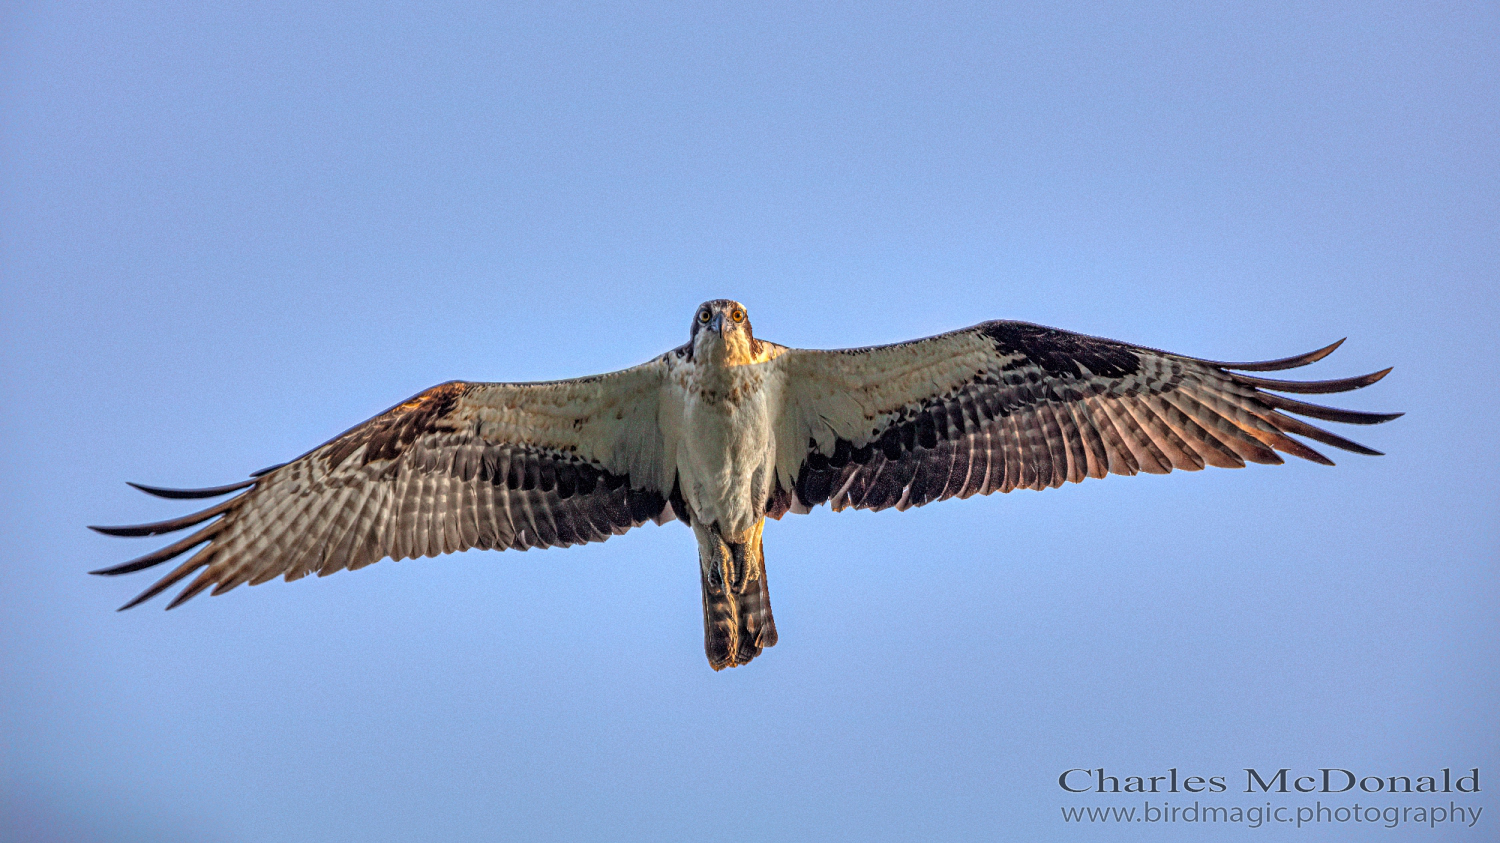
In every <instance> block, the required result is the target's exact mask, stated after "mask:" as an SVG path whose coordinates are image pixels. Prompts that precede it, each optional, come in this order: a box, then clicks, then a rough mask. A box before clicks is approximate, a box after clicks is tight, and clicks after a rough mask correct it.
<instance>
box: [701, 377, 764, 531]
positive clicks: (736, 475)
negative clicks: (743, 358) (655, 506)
mask: <svg viewBox="0 0 1500 843" xmlns="http://www.w3.org/2000/svg"><path fill="white" fill-rule="evenodd" d="M683 386H684V390H683V393H684V401H683V425H682V443H681V449H680V452H679V459H678V477H679V480H680V482H681V485H682V494H683V497H684V499H686V501H687V504H688V506H689V507H690V508H691V509H692V511H693V517H694V518H696V519H698V520H700V521H702V522H704V523H707V524H718V526H719V528H720V530H721V531H722V532H724V533H726V534H728V533H738V532H741V531H743V530H746V529H749V528H750V527H751V526H753V525H754V524H755V523H757V522H758V521H760V519H761V518H762V517H763V515H764V509H765V501H766V499H767V497H769V495H770V484H771V472H772V470H773V467H774V465H775V443H774V441H773V437H772V419H773V417H774V411H775V408H774V406H773V404H774V397H775V396H774V394H773V391H772V390H769V389H767V377H766V373H765V369H764V367H762V366H732V367H717V366H716V367H707V366H705V367H701V368H700V369H699V370H698V371H696V372H693V373H691V375H690V376H689V377H688V378H687V379H686V382H685V383H684V384H683Z"/></svg>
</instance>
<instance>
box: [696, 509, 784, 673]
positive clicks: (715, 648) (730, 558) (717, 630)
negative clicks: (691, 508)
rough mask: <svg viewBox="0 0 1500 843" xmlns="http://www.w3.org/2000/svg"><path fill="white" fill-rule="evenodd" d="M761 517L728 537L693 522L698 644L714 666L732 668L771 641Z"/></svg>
mask: <svg viewBox="0 0 1500 843" xmlns="http://www.w3.org/2000/svg"><path fill="white" fill-rule="evenodd" d="M764 526H765V522H764V521H762V522H760V523H758V524H756V525H755V526H754V527H752V528H750V529H749V530H746V531H745V532H744V533H742V534H741V535H738V536H734V537H732V540H731V539H726V538H725V537H723V536H721V535H719V531H718V530H717V529H716V528H715V527H712V526H703V525H699V524H696V523H695V524H694V525H693V529H694V532H697V533H698V562H699V567H700V569H701V573H702V575H703V649H704V651H705V652H706V653H708V663H709V665H710V666H711V667H713V669H714V670H723V669H724V668H726V667H738V666H740V665H742V664H745V663H746V662H748V661H750V660H751V659H753V658H755V657H756V656H758V655H760V653H761V650H763V649H765V648H766V647H770V646H773V645H774V644H775V643H776V619H775V618H773V617H772V616H771V592H770V590H769V589H768V588H767V587H766V555H765V552H764V550H763V549H762V547H761V542H760V534H761V529H762V528H763V527H764Z"/></svg>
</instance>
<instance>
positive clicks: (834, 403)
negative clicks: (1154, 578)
mask: <svg viewBox="0 0 1500 843" xmlns="http://www.w3.org/2000/svg"><path fill="white" fill-rule="evenodd" d="M1340 342H1342V340H1341V341H1340ZM1338 345H1339V343H1334V344H1333V345H1330V346H1328V347H1327V348H1323V349H1319V350H1318V351H1314V352H1311V353H1308V354H1304V355H1300V356H1297V357H1289V358H1286V359H1284V360H1273V361H1266V362H1260V363H1219V362H1213V361H1208V360H1199V359H1196V358H1192V357H1185V356H1182V355H1177V354H1170V353H1167V352H1163V351H1157V350H1155V349H1150V348H1144V347H1142V346H1136V345H1130V344H1128V343H1122V342H1117V341H1114V340H1107V339H1101V338H1099V337H1090V336H1085V335H1082V334H1075V333H1071V332H1069V331H1062V330H1058V329H1055V328H1046V327H1042V326H1040V325H1031V324H1027V323H1024V322H986V323H984V324H981V325H976V326H974V327H973V328H967V329H964V330H961V331H953V332H951V333H947V334H941V335H938V336H935V337H928V338H927V339H922V340H916V341H914V342H908V343H900V344H897V345H888V346H878V347H873V348H859V349H847V350H840V351H813V350H797V349H790V350H787V351H786V352H785V353H783V354H782V355H781V356H780V357H778V358H776V360H775V361H774V363H773V365H775V366H777V367H779V369H780V371H781V374H782V379H783V390H784V392H783V412H782V415H781V418H780V419H779V421H778V429H777V436H776V438H777V452H776V454H777V473H776V483H777V486H776V493H775V495H774V496H773V499H772V500H771V502H770V505H769V514H771V515H772V516H775V517H779V516H780V515H781V514H782V513H784V512H786V511H788V510H792V511H798V512H805V511H807V509H808V508H810V507H814V506H817V505H818V504H821V503H825V502H827V503H830V504H831V505H832V506H833V508H834V509H842V508H844V507H846V506H853V507H858V508H864V509H884V508H886V507H891V506H894V507H897V508H900V509H905V508H907V507H910V506H921V505H923V504H925V503H928V502H930V501H935V500H942V499H944V498H949V497H953V496H958V497H968V496H969V495H973V494H989V493H991V492H996V491H1000V492H1009V491H1011V490H1012V489H1018V488H1026V489H1045V488H1050V487H1056V486H1061V485H1062V484H1063V483H1064V482H1065V481H1071V482H1075V483H1076V482H1079V481H1081V480H1083V479H1084V478H1085V477H1104V476H1105V475H1107V474H1110V473H1115V474H1135V473H1137V472H1138V471H1144V472H1148V473H1154V474H1161V473H1166V472H1168V471H1171V470H1172V469H1174V468H1180V469H1187V470H1190V471H1192V470H1197V469H1201V468H1203V467H1204V466H1205V465H1215V466H1224V467H1240V466H1243V465H1244V464H1245V463H1246V461H1249V462H1258V463H1280V462H1281V461H1282V460H1281V458H1280V457H1279V456H1277V454H1276V451H1281V452H1283V453H1288V454H1293V455H1295V456H1298V457H1302V458H1305V459H1309V460H1313V461H1315V462H1320V463H1326V464H1329V465H1331V464H1332V463H1331V462H1330V461H1329V460H1328V459H1327V458H1326V457H1324V456H1323V455H1322V454H1320V453H1318V452H1317V451H1314V450H1313V449H1312V448H1309V447H1308V446H1306V445H1304V444H1302V443H1301V442H1299V441H1297V440H1296V439H1293V438H1291V437H1290V436H1288V435H1287V434H1296V435H1298V436H1305V437H1307V438H1309V439H1313V440H1315V441H1318V442H1322V443H1324V444H1327V445H1332V446H1334V447H1336V448H1342V449H1344V450H1348V451H1353V452H1356V453H1362V454H1375V453H1378V452H1376V451H1372V450H1370V449H1369V448H1366V447H1364V446H1363V445H1359V444H1357V443H1354V442H1351V441H1349V440H1348V439H1345V438H1343V437H1341V436H1338V435H1335V434H1333V433H1330V432H1328V431H1326V430H1323V429H1321V428H1317V427H1314V426H1312V425H1310V424H1308V423H1306V422H1303V421H1301V420H1299V419H1296V418H1293V417H1292V416H1290V415H1287V413H1295V414H1298V415H1303V416H1309V417H1312V418H1316V419H1324V420H1328V421H1337V422H1345V423H1350V424H1373V423H1377V422H1382V421H1389V420H1390V419H1393V418H1395V417H1396V416H1398V415H1400V414H1399V413H1361V412H1354V411H1349V410H1339V409H1334V408H1331V407H1323V406H1320V405H1316V404H1308V403H1304V402H1301V401H1295V400H1292V399H1290V398H1286V397H1284V396H1281V395H1277V394H1275V393H1276V392H1293V393H1327V392H1343V391H1346V390H1350V389H1356V388H1358V387H1361V386H1367V385H1369V384H1371V383H1374V382H1375V381H1377V380H1379V379H1380V378H1382V377H1384V376H1385V374H1386V372H1388V371H1390V370H1389V369H1387V370H1385V371H1380V372H1375V373H1372V374H1369V375H1364V376H1361V377H1355V378H1346V379H1342V380H1333V381H1308V382H1304V381H1282V380H1270V379H1266V378H1259V377H1253V376H1251V375H1247V374H1243V372H1257V371H1260V372H1263V371H1272V370H1277V369H1290V368H1294V367H1297V366H1302V365H1306V364H1308V363H1312V362H1315V361H1317V360H1320V359H1322V358H1323V357H1325V356H1327V355H1328V354H1329V353H1331V352H1332V351H1333V350H1334V349H1335V348H1337V347H1338ZM1234 370H1239V371H1234Z"/></svg>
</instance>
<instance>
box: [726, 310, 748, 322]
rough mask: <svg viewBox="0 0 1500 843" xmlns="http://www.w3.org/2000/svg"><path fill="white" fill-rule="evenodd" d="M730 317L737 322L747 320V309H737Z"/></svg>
mask: <svg viewBox="0 0 1500 843" xmlns="http://www.w3.org/2000/svg"><path fill="white" fill-rule="evenodd" d="M729 318H730V319H733V320H734V321H736V322H743V321H745V311H743V310H736V311H735V312H733V313H731V314H729Z"/></svg>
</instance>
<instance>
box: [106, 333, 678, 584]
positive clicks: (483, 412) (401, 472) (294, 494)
mask: <svg viewBox="0 0 1500 843" xmlns="http://www.w3.org/2000/svg"><path fill="white" fill-rule="evenodd" d="M666 359H667V358H666V357H665V356H663V357H659V358H657V359H655V360H652V361H650V362H648V363H645V364H642V365H640V366H636V367H634V368H631V369H625V370H622V371H619V372H613V373H611V374H607V375H600V376H597V377H590V378H580V379H576V380H565V381H552V382H547V383H524V384H499V383H464V382H459V381H454V382H450V383H445V384H441V385H439V386H435V387H433V388H431V389H428V390H426V391H424V392H422V393H420V394H418V395H416V396H414V397H412V398H411V399H410V400H408V401H404V402H402V403H401V404H398V405H396V406H395V407H392V408H391V409H390V410H387V411H386V412H384V413H381V414H380V415H378V416H376V417H374V418H373V419H370V420H369V421H367V422H365V423H363V424H360V425H358V426H356V427H354V428H351V429H350V430H348V431H346V432H345V433H343V434H341V435H339V436H337V437H335V438H334V439H332V440H330V441H329V442H327V443H325V444H323V445H321V446H319V447H318V448H315V449H313V450H312V451H309V452H308V453H306V454H304V455H303V456H301V457H299V458H298V459H296V460H293V461H292V462H289V463H286V464H285V465H281V466H278V467H275V468H273V469H268V470H267V471H264V472H261V473H259V474H257V475H255V476H254V477H252V478H251V479H249V480H246V481H244V482H242V483H236V484H231V485H229V486H220V487H216V488H212V489H197V490H172V489H158V488H154V487H148V486H137V488H140V489H142V490H143V491H146V492H148V493H151V494H155V495H157V496H159V497H167V498H206V497H215V496H218V495H224V494H229V493H231V492H240V494H238V495H237V496H235V497H233V498H230V499H228V500H226V501H223V502H222V503H219V504H217V505H216V506H212V507H210V508H208V509H205V510H203V511H201V512H197V513H194V514H192V515H188V516H184V517H182V518H177V519H173V520H171V521H163V522H160V523H156V524H143V525H139V526H134V527H95V528H94V529H95V530H98V531H100V532H103V533H106V534H109V535H116V536H152V535H159V534H162V533H169V532H175V531H178V530H183V529H186V528H189V527H199V525H203V524H204V522H209V523H207V525H206V526H201V527H199V529H197V530H196V531H195V532H193V533H191V534H190V535H188V536H187V537H186V538H183V539H181V540H180V541H177V542H174V543H173V544H170V545H168V546H167V547H165V548H162V549H161V550H158V551H156V552H154V553H151V554H148V555H146V556H143V557H141V558H139V559H135V560H132V561H130V562H126V563H125V564H123V565H117V566H115V567H112V568H106V569H103V570H100V571H95V572H94V573H97V574H124V573H129V572H132V571H138V570H141V569H143V568H149V567H151V566H153V565H157V564H160V563H162V562H165V561H167V560H169V559H173V558H175V557H178V556H180V555H182V554H183V553H186V552H188V551H190V550H192V549H193V548H195V547H198V546H200V545H202V547H201V549H199V550H198V551H197V552H196V553H195V554H193V555H192V556H191V557H190V558H188V559H187V561H185V562H183V563H182V564H181V565H180V566H178V567H177V568H176V569H175V570H173V571H172V572H171V573H169V574H167V575H166V576H165V577H163V578H162V579H161V580H159V581H158V582H157V583H156V584H155V585H153V586H151V587H150V588H149V589H147V590H146V591H145V592H144V593H142V594H141V595H140V596H138V597H136V598H135V599H134V600H132V601H130V603H128V604H126V605H125V606H123V607H122V608H130V607H131V606H134V605H136V604H137V603H140V602H142V601H145V600H148V599H150V598H151V597H153V596H155V595H157V594H159V593H160V592H162V591H163V590H165V589H167V588H169V587H170V586H172V585H173V584H175V583H178V582H180V581H182V580H184V579H186V578H187V577H188V576H190V575H192V574H194V573H195V572H196V573H197V577H196V578H195V579H194V580H193V581H192V582H191V583H189V585H188V586H187V587H186V588H184V589H183V590H182V592H181V593H180V594H178V595H177V597H176V598H175V599H174V600H173V601H172V603H171V604H170V605H169V606H168V608H171V607H172V606H176V605H178V604H180V603H182V602H183V601H184V600H187V599H188V598H190V597H192V596H193V595H195V594H197V593H199V592H201V591H202V590H203V589H205V588H208V587H210V586H213V588H214V591H213V593H214V594H220V593H222V592H225V591H228V590H229V589H231V588H234V587H235V586H237V585H240V584H241V583H250V584H252V585H255V584H258V583H262V582H266V581H268V580H272V579H275V578H276V577H278V576H284V577H285V578H286V579H287V580H294V579H298V578H300V577H303V576H306V575H307V574H310V573H317V574H319V575H320V576H321V575H326V574H331V573H333V572H335V571H339V570H343V569H344V568H349V569H354V568H361V567H364V566H365V565H368V564H370V563H372V562H376V561H379V560H381V559H384V558H387V557H390V558H393V559H405V558H416V557H421V556H436V555H438V554H442V553H449V552H452V551H456V550H464V549H467V548H472V547H479V548H496V549H504V548H516V549H520V550H525V549H528V548H532V547H555V546H566V545H571V544H581V543H583V542H590V541H603V540H604V539H606V538H609V537H610V536H611V535H615V534H618V533H623V532H625V531H626V530H628V529H630V528H631V527H635V526H639V525H641V524H643V523H645V522H646V521H648V520H657V521H658V522H660V521H664V520H666V519H668V518H671V517H672V516H673V515H674V513H673V511H672V507H671V505H670V503H669V502H668V498H669V497H670V495H671V491H672V490H671V486H670V483H671V475H670V474H668V475H667V476H666V479H665V480H664V479H663V474H664V469H663V466H664V465H665V464H666V462H667V461H666V459H665V457H664V453H665V450H666V448H667V447H668V446H667V443H664V442H663V437H662V432H661V427H660V425H659V424H658V420H657V416H658V410H659V403H660V394H661V389H662V385H663V383H664V382H665V376H666V365H667V364H666ZM132 485H135V484H132ZM241 490H244V491H241Z"/></svg>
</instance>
